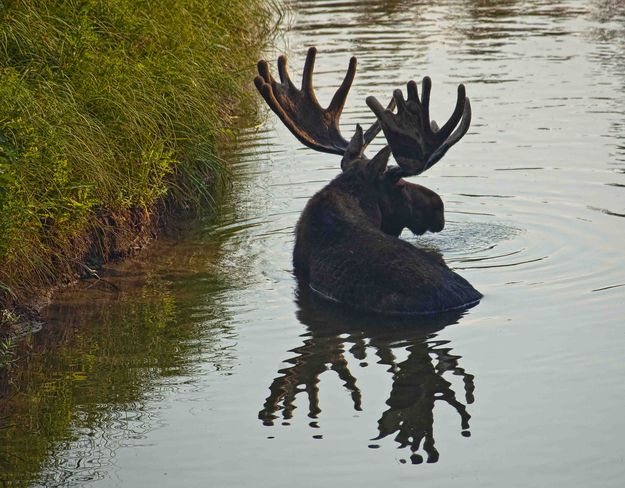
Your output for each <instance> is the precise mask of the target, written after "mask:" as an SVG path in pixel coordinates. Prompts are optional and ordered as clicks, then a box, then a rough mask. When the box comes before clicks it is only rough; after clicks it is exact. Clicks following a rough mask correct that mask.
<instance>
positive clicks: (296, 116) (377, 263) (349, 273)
mask: <svg viewBox="0 0 625 488" xmlns="http://www.w3.org/2000/svg"><path fill="white" fill-rule="evenodd" d="M315 56H316V50H315V48H310V49H309V51H308V55H307V57H306V62H305V65H304V72H303V75H302V87H301V90H300V89H298V88H296V87H295V85H294V84H293V82H292V81H291V78H290V77H289V74H288V71H287V61H286V57H285V56H280V57H279V58H278V74H279V77H280V82H277V81H276V80H275V79H274V78H273V77H272V75H271V73H270V70H269V65H268V64H267V62H266V61H264V60H261V61H259V63H258V73H259V76H257V77H256V78H255V80H254V82H255V84H256V88H257V89H258V91H259V92H260V93H261V95H262V96H263V98H264V99H265V101H266V102H267V104H268V105H269V107H270V108H271V109H272V110H273V111H274V112H275V113H276V114H277V115H278V117H279V118H280V120H281V121H282V122H283V123H284V125H285V126H286V127H287V128H288V129H289V130H290V131H291V132H292V133H293V134H294V135H295V136H296V137H297V138H298V139H299V140H300V141H301V142H302V143H303V144H305V145H306V146H308V147H310V148H312V149H315V150H317V151H322V152H327V153H332V154H338V155H341V156H342V159H341V169H342V173H341V174H340V175H339V176H337V177H336V178H335V179H334V180H332V181H331V182H330V183H329V184H328V185H327V186H326V187H325V188H323V189H322V190H320V191H319V192H318V193H317V194H315V195H314V196H313V197H312V198H311V199H310V201H309V202H308V204H307V205H306V208H305V209H304V211H303V212H302V215H301V217H300V219H299V222H298V224H297V228H296V232H295V234H296V238H295V248H294V251H293V267H294V269H295V274H296V276H297V278H298V279H299V280H300V282H301V283H304V286H306V287H308V288H310V289H311V290H312V291H313V292H314V293H316V294H317V295H319V296H322V297H325V298H326V299H328V300H330V301H333V302H338V303H341V304H343V305H345V306H348V307H351V308H352V309H358V310H364V311H368V312H376V313H381V314H384V315H420V314H432V313H439V312H442V311H448V310H455V309H462V308H467V307H469V306H472V305H475V304H476V303H477V302H478V301H479V300H480V298H481V297H482V295H481V294H480V293H479V292H478V291H477V290H475V289H474V288H473V287H472V286H471V285H470V284H469V283H468V282H467V281H466V280H465V279H464V278H462V277H461V276H459V275H458V274H456V273H454V272H453V271H451V270H450V269H449V268H448V267H447V265H446V264H445V262H444V261H443V260H442V258H441V257H440V256H434V255H432V254H431V253H428V252H426V251H424V250H422V249H418V248H416V247H415V246H413V245H411V244H409V243H407V242H405V241H403V240H401V239H399V238H398V237H397V236H399V234H400V233H401V231H402V230H403V229H404V228H405V227H407V228H409V229H410V230H412V231H413V232H414V233H416V234H422V233H424V232H426V231H431V232H438V231H440V230H442V229H443V227H444V225H445V219H444V209H443V202H442V200H441V198H440V197H439V196H438V195H437V194H436V193H434V192H433V191H431V190H428V189H427V188H424V187H422V186H419V185H415V184H413V183H409V182H407V181H405V180H404V177H407V176H414V175H418V174H420V173H422V172H423V171H425V170H426V169H428V168H430V167H432V166H433V165H434V164H435V163H436V162H437V161H439V160H440V159H441V158H442V157H443V156H444V155H445V153H446V152H447V151H448V150H449V149H450V148H451V147H452V146H453V145H454V144H456V143H457V142H458V141H459V140H460V139H461V138H462V137H463V136H464V134H465V133H466V132H467V130H468V129H469V125H470V123H471V104H470V102H469V99H468V98H467V97H466V94H465V88H464V86H463V85H460V86H459V87H458V98H457V101H456V107H455V109H454V112H453V114H452V115H451V117H450V119H449V120H448V121H447V122H446V123H445V124H444V125H443V126H442V127H440V128H439V127H438V125H437V124H436V122H435V121H433V120H430V113H429V106H430V91H431V88H432V83H431V81H430V79H429V78H428V77H425V78H424V79H423V83H422V92H421V96H419V93H418V89H417V84H416V83H415V82H414V81H410V82H408V85H407V93H408V98H407V100H405V99H404V97H403V94H402V92H401V90H395V92H394V93H393V99H392V101H391V104H390V105H389V106H388V108H387V109H384V108H383V107H382V106H381V105H380V103H379V102H378V101H377V100H376V99H375V98H374V97H368V98H367V100H366V102H367V105H368V106H369V108H371V110H372V111H373V112H374V113H375V116H376V118H377V121H376V122H375V123H374V124H373V125H372V126H371V127H370V128H369V129H368V130H367V131H366V132H363V130H362V128H361V127H360V125H357V126H356V131H355V133H354V136H353V137H352V138H351V140H350V141H349V142H348V141H347V140H346V139H344V138H343V136H342V135H341V132H340V129H339V118H340V116H341V113H342V111H343V106H344V105H345V101H346V99H347V94H348V93H349V89H350V87H351V84H352V81H353V80H354V76H355V74H356V58H352V59H351V61H350V63H349V68H348V70H347V74H346V76H345V79H344V80H343V83H342V84H341V86H340V87H339V88H338V90H337V91H336V93H335V95H334V97H333V98H332V101H331V102H330V105H329V106H328V108H326V109H324V108H322V107H321V106H320V105H319V102H318V101H317V98H316V96H315V92H314V89H313V69H314V64H315ZM395 107H396V108H397V113H394V112H393V111H392V110H394V108H395ZM380 130H383V131H384V136H385V138H386V141H387V143H388V146H385V147H384V148H383V149H382V150H380V151H379V152H378V153H377V154H376V155H375V156H374V157H373V158H372V159H369V158H367V156H366V155H365V153H364V152H365V149H366V148H367V146H368V145H369V143H370V142H371V141H372V140H373V139H374V138H375V136H376V135H377V134H378V133H379V132H380ZM391 152H392V153H393V156H394V158H395V160H396V161H397V163H398V165H399V166H396V167H391V168H388V167H387V166H388V160H389V156H390V154H391Z"/></svg>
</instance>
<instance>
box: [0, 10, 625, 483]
mask: <svg viewBox="0 0 625 488" xmlns="http://www.w3.org/2000/svg"><path fill="white" fill-rule="evenodd" d="M310 45H316V46H317V47H318V49H319V55H318V59H317V70H316V77H315V86H316V89H317V93H318V96H319V99H320V100H321V102H322V104H323V103H324V102H325V103H328V102H329V100H330V98H331V96H332V93H333V91H334V90H335V89H336V87H337V86H338V85H339V84H340V81H341V79H342V76H343V73H344V70H345V69H346V66H347V62H348V59H349V56H351V55H356V56H358V60H359V69H358V73H357V76H356V80H355V83H354V86H353V88H352V91H351V93H350V96H349V98H348V103H347V106H346V109H345V112H344V115H343V117H342V127H343V132H344V134H346V135H347V134H351V133H352V131H353V128H354V126H355V124H356V122H360V123H362V124H364V125H366V124H369V123H370V122H371V121H372V120H373V117H372V114H371V113H370V112H369V110H368V108H367V106H366V104H365V103H364V99H365V97H366V96H368V95H375V96H377V97H378V98H380V99H387V98H389V97H390V95H391V93H392V90H393V89H394V88H397V87H403V85H404V83H405V82H406V81H408V80H409V79H413V78H414V79H417V80H418V79H420V78H421V77H422V76H424V75H426V74H427V75H429V76H431V78H432V80H433V91H432V113H433V116H434V117H435V118H437V120H443V119H445V118H446V117H447V116H448V114H449V113H450V112H451V110H452V107H453V105H454V101H455V100H454V94H455V87H456V85H457V84H458V83H461V82H462V83H465V84H466V86H467V91H468V94H469V96H470V98H471V102H472V106H473V111H474V116H473V124H472V127H471V129H470V131H469V132H468V134H467V135H466V136H465V138H464V139H463V140H462V141H461V142H460V143H459V144H458V145H457V146H455V147H454V148H453V149H452V150H451V151H449V153H448V154H447V155H446V156H445V158H444V159H443V160H442V161H441V162H440V163H438V164H437V166H436V167H434V168H433V169H431V170H430V171H428V172H427V173H426V174H424V175H422V176H420V177H418V178H414V179H413V180H414V181H418V182H419V183H421V184H423V185H426V186H428V187H429V188H431V189H433V190H435V191H437V192H438V193H439V194H440V195H441V196H442V198H443V200H444V201H445V205H446V213H447V226H446V228H445V230H444V231H443V232H441V233H440V234H436V235H426V236H422V237H419V238H417V237H414V236H410V235H409V234H408V233H406V234H404V236H403V237H404V238H406V239H407V240H409V241H410V242H413V243H414V244H415V245H418V246H427V247H433V248H435V249H437V250H439V251H440V252H441V253H442V254H443V255H444V257H445V259H446V261H447V262H448V263H449V265H450V266H452V267H453V268H454V269H455V270H457V271H458V272H459V273H461V274H462V275H463V276H465V277H466V278H467V279H468V280H469V281H470V282H471V283H472V284H473V285H474V286H475V287H476V288H478V289H479V290H480V291H481V292H482V293H483V294H484V295H485V298H484V300H483V301H482V302H481V303H480V304H479V305H478V306H477V307H475V308H473V309H471V310H470V311H468V312H467V313H465V314H457V315H451V316H449V315H448V316H445V317H439V318H437V319H435V320H430V321H427V322H426V323H418V324H413V326H405V324H404V325H402V326H397V325H396V326H391V325H392V324H390V323H388V322H386V321H381V320H378V321H368V323H363V321H361V320H356V319H353V318H350V317H345V316H343V315H341V314H340V313H337V312H336V311H333V310H329V311H328V310H322V311H320V310H318V309H317V308H315V307H314V304H311V303H310V297H309V296H308V295H307V294H306V293H305V290H303V291H298V290H297V286H296V283H295V280H294V279H293V277H292V274H291V264H290V254H291V249H292V245H293V234H292V229H293V227H294V225H295V222H296V221H297V218H298V215H299V213H300V211H301V210H302V208H303V206H304V205H305V203H306V201H307V199H308V198H309V197H310V196H312V195H313V194H314V193H315V192H316V191H317V190H318V189H320V188H321V187H323V186H324V185H325V184H326V182H328V181H329V180H330V179H331V178H333V177H334V176H335V175H336V174H338V171H339V160H338V158H337V157H333V156H331V155H330V156H329V155H326V154H321V153H316V152H314V151H312V150H310V149H307V148H304V147H302V146H301V145H300V144H299V143H298V142H297V141H296V140H295V138H293V137H292V136H291V135H290V133H289V132H288V131H287V130H286V129H284V128H283V127H282V126H281V125H280V123H279V121H277V119H276V117H274V116H273V114H271V113H269V114H268V115H267V119H266V121H265V122H263V123H262V124H261V125H260V126H258V127H252V128H247V129H244V130H242V131H241V133H240V135H239V137H238V144H237V145H236V147H233V148H231V149H230V150H229V151H227V153H226V154H225V155H224V156H225V157H226V158H227V159H228V160H229V161H231V163H232V165H233V167H234V168H235V172H236V174H237V179H236V181H235V184H234V186H233V189H232V191H231V192H230V193H229V195H227V196H226V197H225V198H224V200H223V202H222V203H221V208H220V211H219V213H218V215H217V216H214V217H212V218H206V219H202V220H200V221H196V222H193V223H190V224H188V225H183V226H181V228H177V229H175V231H173V232H170V234H169V235H166V236H163V238H162V239H159V240H158V241H157V242H155V243H154V245H153V246H151V247H150V249H149V250H147V251H146V252H144V253H142V254H141V255H140V256H138V257H137V258H135V259H132V260H130V261H128V262H125V263H123V264H122V265H119V266H115V267H111V268H109V269H107V270H105V272H104V273H103V274H102V276H103V278H104V279H103V280H101V281H99V282H95V281H92V282H86V283H84V284H82V285H81V286H80V287H78V288H76V289H72V290H68V291H67V292H65V293H63V294H61V295H60V296H58V298H57V300H55V302H54V303H53V304H52V306H50V307H49V308H48V309H47V310H46V318H47V319H48V320H49V322H50V325H49V326H48V327H47V328H46V329H45V330H44V331H42V332H40V333H38V334H36V335H34V336H33V337H32V338H31V339H30V340H29V341H27V342H26V343H25V345H24V347H25V348H28V353H27V361H25V363H24V364H22V365H20V366H19V367H18V368H17V369H16V370H15V371H14V373H13V378H12V381H11V382H10V383H7V382H5V384H4V385H3V386H2V390H1V391H2V395H3V399H2V401H1V403H0V437H2V441H1V443H0V474H1V476H0V479H3V480H12V482H13V483H14V484H15V485H32V486H93V487H109V486H110V487H114V486H124V487H128V486H137V487H139V486H172V487H180V486H229V487H235V486H241V487H243V486H272V487H282V486H284V487H286V486H317V485H324V484H330V483H332V484H333V485H334V484H336V485H337V486H372V485H374V484H381V483H386V484H392V485H393V486H414V485H415V483H420V484H423V485H424V486H441V487H448V486H463V487H467V486H475V487H478V486H479V487H501V486H553V485H556V484H557V485H558V486H570V487H574V486H575V487H577V486H579V487H586V486H602V487H617V486H622V485H623V483H624V482H625V447H623V445H624V442H623V438H622V437H621V436H624V437H625V420H624V417H623V415H622V409H623V407H624V406H625V388H623V386H622V377H623V375H624V374H625V362H624V361H623V357H625V329H624V328H623V325H624V324H623V316H625V262H624V251H623V249H624V244H625V218H624V217H625V8H623V7H622V6H621V4H620V3H619V2H613V1H612V2H611V1H607V0H606V1H595V2H593V1H538V0H529V1H514V0H507V1H488V0H482V1H460V0H458V1H451V0H449V1H436V2H434V1H422V2H412V1H402V0H396V1H389V0H387V1H382V0H380V1H372V0H367V1H364V0H362V1H312V0H310V1H298V2H295V3H293V4H292V5H291V11H290V12H289V14H288V15H287V18H286V21H285V25H284V35H283V37H282V38H281V39H280V40H279V41H278V46H277V49H276V53H274V52H270V53H268V57H269V58H270V59H272V60H273V59H275V56H276V55H277V51H285V52H287V53H288V55H289V61H290V66H291V67H292V68H291V69H292V71H293V72H294V76H295V77H296V78H297V77H298V76H299V74H300V73H301V66H302V64H303V60H304V57H305V53H306V50H307V48H308V47H309V46H310ZM272 62H273V61H272ZM377 142H378V147H379V146H380V145H381V144H382V143H383V139H382V138H380V139H379V140H378V141H377Z"/></svg>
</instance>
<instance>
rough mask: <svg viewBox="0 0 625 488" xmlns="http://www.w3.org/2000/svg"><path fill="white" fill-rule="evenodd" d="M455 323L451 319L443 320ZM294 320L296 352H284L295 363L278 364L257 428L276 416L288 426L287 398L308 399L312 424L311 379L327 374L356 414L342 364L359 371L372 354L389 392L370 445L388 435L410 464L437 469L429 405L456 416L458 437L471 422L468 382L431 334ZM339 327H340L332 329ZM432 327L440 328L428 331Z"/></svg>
mask: <svg viewBox="0 0 625 488" xmlns="http://www.w3.org/2000/svg"><path fill="white" fill-rule="evenodd" d="M457 318H458V315H456V316H455V318H454V317H452V319H451V320H452V321H455V320H457ZM300 319H301V320H302V321H303V322H304V323H306V325H308V327H309V333H308V334H306V336H305V339H304V343H303V344H302V345H301V346H299V347H297V348H295V349H292V350H291V352H293V353H294V354H295V356H293V357H291V358H289V359H287V360H286V361H285V362H286V363H288V364H289V366H288V367H286V368H283V369H280V370H279V371H278V373H279V376H277V377H276V378H275V379H274V380H273V382H272V384H271V386H270V387H269V390H270V394H269V397H268V398H267V400H266V401H265V404H264V406H263V409H262V410H261V411H260V412H259V415H258V417H259V418H260V419H261V420H262V421H263V423H264V424H265V425H273V424H274V421H275V420H276V419H278V418H279V417H280V416H281V417H282V418H283V419H284V420H290V419H292V418H293V411H294V409H295V405H294V404H295V399H296V397H297V395H298V394H300V393H305V394H306V396H307V398H308V405H309V406H308V416H309V417H310V418H313V419H315V418H317V417H318V416H319V414H320V413H321V407H320V405H319V385H320V382H319V377H320V375H321V374H322V373H324V372H325V371H328V370H331V371H334V372H336V373H337V374H338V376H339V378H340V379H341V380H342V381H343V384H344V385H345V387H346V388H347V390H348V392H349V393H350V395H351V398H352V402H353V406H354V409H355V410H361V405H362V393H361V390H360V389H359V388H358V386H357V385H356V377H355V376H354V374H352V372H351V371H350V368H349V363H348V358H349V356H350V355H351V357H353V358H354V359H355V360H357V361H358V362H360V363H361V364H362V362H363V361H365V360H366V359H367V357H368V356H372V355H373V356H375V357H376V358H377V361H376V362H377V364H382V365H386V366H388V368H387V371H388V372H389V373H390V374H391V375H392V388H391V391H390V394H389V397H388V400H387V401H386V404H387V405H388V407H389V408H388V409H387V410H386V411H385V412H383V413H382V415H381V417H380V419H379V420H378V435H377V436H376V437H375V438H374V439H382V438H384V437H387V436H389V435H393V434H394V436H395V437H394V440H395V441H396V442H397V443H398V444H399V447H401V448H406V447H408V448H409V449H410V451H411V455H410V459H411V461H412V462H413V463H415V464H418V463H422V462H423V460H424V457H425V459H426V461H427V462H428V463H434V462H437V461H438V458H439V453H438V451H437V449H436V447H435V442H434V432H433V425H434V413H433V412H434V405H435V403H436V402H437V401H439V402H444V403H446V404H448V405H450V406H451V407H452V408H453V409H454V410H455V411H456V412H457V413H458V415H459V417H460V427H461V430H462V435H463V436H465V437H468V436H469V435H470V433H469V430H468V429H469V420H470V418H471V416H470V415H469V413H468V411H467V407H466V405H468V404H471V403H473V401H474V391H475V385H474V377H473V375H471V374H468V373H467V372H466V371H465V370H464V369H463V368H462V367H461V366H460V365H459V360H460V356H458V355H454V354H452V349H451V347H449V346H448V342H446V341H440V340H435V339H434V337H435V336H434V335H433V334H431V330H432V329H431V328H430V329H428V330H425V331H424V330H423V329H419V328H418V327H414V326H411V327H393V326H389V327H383V328H381V327H380V324H377V327H374V328H372V329H364V330H363V329H362V328H360V329H355V328H354V327H353V325H354V324H353V323H352V324H351V325H350V322H345V321H341V320H339V321H336V320H334V319H333V318H332V317H331V316H328V315H325V316H319V315H318V314H317V315H315V314H314V313H311V311H310V309H306V308H304V309H303V310H302V311H301V312H300ZM454 319H455V320H454ZM333 320H334V321H333ZM339 323H340V324H342V327H337V324H339ZM447 323H451V322H447ZM447 323H445V324H443V325H446V324H447ZM413 325H414V324H413ZM440 327H441V324H439V326H438V327H436V328H440ZM398 350H406V351H408V357H407V358H406V359H405V360H403V361H401V362H398V361H397V359H396V353H397V351H398ZM449 373H451V374H452V375H455V376H458V377H459V378H461V379H462V381H463V384H464V401H465V403H463V402H462V401H460V400H458V398H457V397H456V393H455V392H454V390H453V385H452V383H451V382H450V381H448V380H447V379H446V378H445V377H444V375H446V374H449ZM420 450H421V451H422V452H423V453H424V456H423V455H422V454H420V453H419V451H420Z"/></svg>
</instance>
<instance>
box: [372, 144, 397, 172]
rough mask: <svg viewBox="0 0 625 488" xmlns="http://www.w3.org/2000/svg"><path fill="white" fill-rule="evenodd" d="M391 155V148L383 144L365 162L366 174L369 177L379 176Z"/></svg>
mask: <svg viewBox="0 0 625 488" xmlns="http://www.w3.org/2000/svg"><path fill="white" fill-rule="evenodd" d="M390 155H391V148H390V147H389V146H384V147H383V148H382V149H381V150H380V151H379V152H378V153H377V154H376V155H375V156H373V159H372V160H371V161H369V162H367V174H368V175H369V176H370V177H371V178H379V177H380V176H382V174H383V173H384V171H385V170H386V165H387V164H388V158H389V156H390Z"/></svg>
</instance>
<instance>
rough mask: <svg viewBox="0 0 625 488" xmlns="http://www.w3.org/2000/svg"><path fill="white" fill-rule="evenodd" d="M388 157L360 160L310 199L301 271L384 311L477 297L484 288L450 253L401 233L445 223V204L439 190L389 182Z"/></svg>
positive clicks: (350, 299)
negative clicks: (438, 253)
mask: <svg viewBox="0 0 625 488" xmlns="http://www.w3.org/2000/svg"><path fill="white" fill-rule="evenodd" d="M383 158H384V159H385V158H388V153H386V155H384V154H381V155H378V156H376V157H375V158H373V159H372V160H371V161H361V162H358V163H357V164H354V165H352V166H351V168H350V169H349V170H347V171H345V172H344V173H342V174H341V175H339V176H338V177H337V178H335V179H334V180H333V181H332V182H330V183H329V184H328V185H327V186H326V187H325V188H323V189H322V190H320V191H319V192H318V193H317V194H316V195H314V196H313V197H312V198H311V199H310V201H309V202H308V204H307V205H306V208H305V209H304V211H303V213H302V216H301V217H300V220H299V222H298V224H297V229H296V242H295V249H294V253H293V264H294V268H295V273H296V276H297V277H298V278H299V279H300V280H301V281H302V282H303V284H304V285H306V284H307V285H308V286H309V287H310V288H311V289H312V290H313V291H314V292H316V293H317V294H319V295H321V296H324V297H325V298H327V299H329V300H333V301H335V302H339V303H342V304H345V305H347V306H350V307H352V308H356V309H361V310H367V311H372V312H379V313H384V314H428V313H437V312H442V311H446V310H455V309H461V308H466V307H469V306H471V305H473V304H475V303H477V302H478V301H479V300H480V298H481V297H482V295H481V294H480V293H479V292H478V291H477V290H475V289H474V288H473V287H472V286H471V285H470V284H469V283H468V282H467V281H466V280H465V279H464V278H462V277H461V276H459V275H458V274H456V273H454V272H453V271H451V270H450V269H449V268H448V267H447V265H446V264H445V263H444V262H443V261H442V259H439V258H437V257H435V256H433V255H432V254H430V253H428V252H426V251H424V250H422V249H418V248H416V247H415V246H413V245H411V244H409V243H407V242H405V241H403V240H401V239H399V238H397V237H396V235H398V233H399V232H401V229H403V228H404V227H408V228H410V229H411V230H413V231H416V233H423V232H425V231H426V230H435V231H436V230H440V229H441V228H442V226H443V225H444V218H443V216H442V212H443V206H442V201H441V200H440V197H438V195H436V194H435V193H434V192H432V191H431V190H427V189H426V188H423V187H419V185H414V184H408V183H405V182H404V183H402V182H401V181H399V182H393V181H392V180H391V181H389V179H388V174H385V173H384V169H385V167H386V164H385V161H384V162H382V161H381V159H383ZM397 185H399V188H397ZM406 185H409V186H407V187H406V188H402V186H406ZM397 192H399V193H397ZM402 192H404V195H403V196H402ZM409 197H410V198H409ZM401 199H403V200H401ZM413 199H414V200H413ZM398 200H399V204H398ZM415 200H416V201H415ZM410 201H412V202H413V203H414V204H413V205H412V207H411V208H410V205H409V204H407V202H410ZM393 202H395V204H393ZM385 230H387V231H389V233H385Z"/></svg>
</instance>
